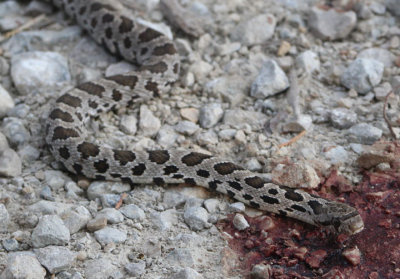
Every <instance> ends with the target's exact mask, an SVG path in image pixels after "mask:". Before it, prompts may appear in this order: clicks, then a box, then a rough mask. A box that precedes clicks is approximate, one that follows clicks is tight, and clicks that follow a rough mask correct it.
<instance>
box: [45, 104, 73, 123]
mask: <svg viewBox="0 0 400 279" xmlns="http://www.w3.org/2000/svg"><path fill="white" fill-rule="evenodd" d="M49 117H50V118H51V119H54V120H55V119H60V120H62V121H64V122H69V123H71V122H74V119H73V118H72V115H71V114H69V113H68V112H64V111H62V110H61V109H59V108H56V109H53V110H52V112H51V113H50V115H49Z"/></svg>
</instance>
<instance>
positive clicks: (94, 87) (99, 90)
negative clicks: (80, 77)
mask: <svg viewBox="0 0 400 279" xmlns="http://www.w3.org/2000/svg"><path fill="white" fill-rule="evenodd" d="M77 88H78V89H80V90H82V91H85V92H87V93H88V94H90V95H94V96H97V97H99V98H101V97H103V92H104V91H106V89H105V88H104V87H103V86H101V85H99V84H95V83H93V82H91V81H89V82H85V83H82V84H80V85H78V86H77Z"/></svg>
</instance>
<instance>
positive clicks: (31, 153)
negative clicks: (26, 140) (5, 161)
mask: <svg viewBox="0 0 400 279" xmlns="http://www.w3.org/2000/svg"><path fill="white" fill-rule="evenodd" d="M18 155H19V156H20V158H21V160H22V162H24V164H25V165H29V164H30V163H32V162H33V161H35V160H37V159H38V158H39V157H40V151H39V150H38V149H37V148H35V147H33V146H32V145H24V146H23V147H22V148H20V149H19V150H18Z"/></svg>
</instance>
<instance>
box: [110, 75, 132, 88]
mask: <svg viewBox="0 0 400 279" xmlns="http://www.w3.org/2000/svg"><path fill="white" fill-rule="evenodd" d="M107 79H108V80H112V81H115V82H116V83H118V84H119V85H122V86H128V87H129V88H131V89H134V88H135V86H136V83H137V81H138V78H137V76H127V75H115V76H111V77H108V78H107Z"/></svg>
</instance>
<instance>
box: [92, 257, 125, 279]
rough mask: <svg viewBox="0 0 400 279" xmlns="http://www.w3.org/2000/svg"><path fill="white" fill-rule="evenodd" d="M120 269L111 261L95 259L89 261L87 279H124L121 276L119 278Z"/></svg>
mask: <svg viewBox="0 0 400 279" xmlns="http://www.w3.org/2000/svg"><path fill="white" fill-rule="evenodd" d="M118 272H119V271H118V267H117V266H115V265H114V264H113V263H112V262H111V260H108V259H102V258H100V259H95V260H91V261H88V262H87V263H86V268H85V278H86V279H109V278H115V279H122V278H121V276H117V274H118Z"/></svg>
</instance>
